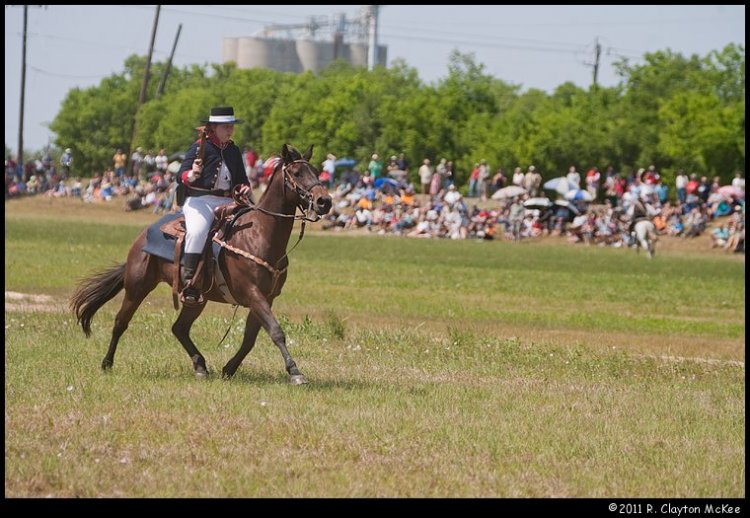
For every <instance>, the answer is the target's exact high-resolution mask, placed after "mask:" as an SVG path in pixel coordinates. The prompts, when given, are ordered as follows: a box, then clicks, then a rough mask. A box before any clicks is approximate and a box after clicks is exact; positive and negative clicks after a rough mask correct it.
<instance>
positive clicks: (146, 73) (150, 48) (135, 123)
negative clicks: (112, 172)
mask: <svg viewBox="0 0 750 518" xmlns="http://www.w3.org/2000/svg"><path fill="white" fill-rule="evenodd" d="M159 11H161V5H157V6H156V16H155V17H154V26H153V28H152V29H151V43H150V44H149V46H148V59H147V60H146V69H145V70H144V72H143V83H141V95H140V96H139V97H138V107H137V108H136V109H135V117H133V135H132V137H131V138H130V150H129V151H132V150H133V144H134V142H135V135H136V133H137V132H138V112H139V111H140V109H141V106H143V103H145V102H146V89H147V88H148V79H149V74H150V73H151V56H153V54H154V41H155V40H156V27H157V26H158V25H159Z"/></svg>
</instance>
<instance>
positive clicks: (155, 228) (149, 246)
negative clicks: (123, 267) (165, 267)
mask: <svg viewBox="0 0 750 518" xmlns="http://www.w3.org/2000/svg"><path fill="white" fill-rule="evenodd" d="M180 216H182V213H180V212H178V213H172V214H166V215H165V216H163V217H162V218H161V219H160V220H159V221H157V222H156V223H154V224H153V225H151V226H149V227H148V230H147V231H146V244H145V245H144V246H143V248H142V250H143V251H144V252H146V253H147V254H151V255H155V256H157V257H161V258H162V259H164V260H165V261H169V262H170V263H173V262H174V245H175V239H174V238H173V237H172V236H170V235H168V234H165V233H164V232H162V231H161V226H162V225H164V224H165V223H169V222H170V221H172V220H175V219H177V218H179V217H180ZM181 257H182V259H181V261H184V259H185V256H184V255H182V256H181ZM181 264H184V263H181Z"/></svg>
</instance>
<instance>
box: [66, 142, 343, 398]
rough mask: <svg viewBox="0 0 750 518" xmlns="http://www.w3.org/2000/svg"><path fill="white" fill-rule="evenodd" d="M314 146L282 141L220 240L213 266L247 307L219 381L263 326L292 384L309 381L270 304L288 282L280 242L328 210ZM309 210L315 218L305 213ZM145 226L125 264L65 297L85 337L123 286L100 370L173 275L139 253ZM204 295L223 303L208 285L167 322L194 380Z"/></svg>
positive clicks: (201, 371) (200, 374) (199, 366)
mask: <svg viewBox="0 0 750 518" xmlns="http://www.w3.org/2000/svg"><path fill="white" fill-rule="evenodd" d="M312 149H313V147H312V146H310V147H309V148H308V149H307V151H305V153H304V154H301V155H300V153H299V151H297V149H295V148H294V147H292V146H290V145H288V144H285V145H284V146H283V147H282V150H281V157H280V159H278V163H277V165H276V167H275V169H274V171H273V174H272V176H271V178H270V180H269V183H268V188H267V189H266V191H265V192H264V193H263V195H262V197H261V199H260V200H259V202H258V204H257V205H255V206H252V207H247V208H246V209H245V210H244V211H240V212H238V213H237V218H236V219H235V221H234V225H233V227H232V229H231V231H230V232H228V235H227V236H225V239H226V241H223V242H222V243H221V245H222V247H223V249H222V253H221V254H219V257H218V262H217V267H218V268H220V270H221V273H222V274H223V276H224V279H225V281H226V286H227V287H228V288H229V293H230V294H231V296H232V297H233V298H234V302H236V303H237V304H238V305H240V306H243V307H245V308H248V309H249V310H250V311H249V314H248V316H247V320H246V323H245V334H244V337H243V340H242V345H241V346H240V348H239V350H238V351H237V353H236V354H235V355H234V356H233V357H232V358H231V359H230V360H229V361H228V362H227V364H226V365H225V366H224V368H223V369H222V375H223V377H225V378H231V377H232V376H234V374H235V372H236V371H237V368H238V367H239V366H240V364H241V363H242V360H243V359H244V358H245V356H247V354H248V353H249V352H250V351H251V350H252V348H253V346H254V345H255V340H256V338H257V336H258V332H259V330H260V328H261V327H262V328H263V329H264V330H265V331H266V332H267V333H268V335H269V336H270V337H271V340H272V341H273V343H274V344H275V345H276V346H277V347H278V348H279V350H280V351H281V355H282V356H283V358H284V363H285V367H286V371H287V373H288V375H289V381H290V383H292V384H294V385H299V384H304V383H307V379H306V378H305V377H304V376H303V375H302V373H301V372H300V370H299V369H298V368H297V365H296V363H295V362H294V360H293V359H292V357H291V355H290V354H289V351H288V350H287V346H286V336H285V334H284V331H283V330H282V329H281V327H280V325H279V322H278V320H277V319H276V317H275V316H274V315H273V313H272V311H271V306H272V305H273V301H274V299H275V298H276V297H277V296H279V294H280V293H281V290H282V288H283V287H284V283H285V282H286V278H287V267H288V265H289V260H288V258H287V251H286V247H287V243H288V241H289V237H290V235H291V232H292V228H293V226H294V221H295V219H304V220H306V221H317V220H318V219H320V217H321V216H323V215H325V214H327V213H328V211H329V210H330V208H331V205H332V200H331V197H330V195H329V194H328V191H327V189H326V188H325V187H324V186H323V185H322V184H321V183H320V181H319V180H318V174H319V173H318V170H317V169H316V168H315V167H314V166H313V165H312V164H310V162H309V160H310V157H311V156H312ZM297 208H301V209H302V213H303V214H302V216H299V215H296V211H297ZM313 211H314V214H313V217H314V218H315V219H312V218H311V217H310V216H309V213H311V212H313ZM303 225H304V222H303ZM147 230H148V228H146V229H144V230H143V231H142V232H141V233H140V234H139V235H138V237H137V238H136V239H135V241H134V242H133V245H132V246H131V248H130V251H129V252H128V256H127V260H126V262H124V263H122V264H118V265H115V266H113V267H110V268H108V269H106V270H103V271H100V272H98V273H95V274H94V275H92V276H91V277H89V278H85V279H83V280H81V281H80V282H79V283H78V286H77V287H76V289H75V290H74V292H73V294H72V295H71V297H70V308H71V310H72V311H73V312H74V314H75V315H76V317H77V319H78V323H79V324H80V325H81V327H82V328H83V332H84V334H85V335H86V337H89V336H91V320H92V318H93V317H94V314H95V313H96V312H97V311H98V310H99V308H101V307H102V306H103V305H104V304H105V303H106V302H108V301H109V300H111V299H112V298H113V297H115V295H117V294H118V293H119V292H120V291H121V290H123V289H124V290H125V296H124V298H123V301H122V305H121V306H120V310H119V311H118V313H117V316H116V317H115V322H114V327H113V329H112V337H111V340H110V342H109V348H108V350H107V353H106V355H105V356H104V359H103V360H102V363H101V368H102V369H103V370H104V371H107V370H109V369H111V368H112V366H113V364H114V356H115V352H116V350H117V343H118V341H119V340H120V338H121V337H122V335H123V333H124V332H125V330H126V329H127V328H128V323H129V322H130V320H131V318H132V317H133V315H134V314H135V312H136V310H137V309H138V307H139V306H140V304H141V303H142V302H143V300H144V299H145V298H146V296H147V295H148V294H149V293H150V292H151V291H152V290H153V289H154V288H155V287H156V286H157V285H158V284H159V283H160V282H166V283H167V284H170V283H171V282H172V280H173V279H174V274H175V271H174V268H176V267H177V265H175V264H174V263H173V262H170V261H167V260H165V259H162V258H160V257H157V256H155V255H151V254H148V253H146V252H144V251H143V247H144V244H145V242H146V233H147ZM303 230H304V226H303ZM302 236H303V233H300V239H302ZM298 243H299V241H298ZM295 246H296V245H295ZM209 300H210V301H214V302H220V303H225V304H226V303H229V302H227V301H226V300H225V297H224V296H223V294H222V292H221V290H220V289H219V287H218V286H217V283H216V282H213V283H212V285H211V287H210V289H209V290H208V291H206V293H204V301H203V302H202V304H198V305H195V306H185V305H183V307H182V310H181V311H180V314H179V315H178V317H177V320H176V321H175V322H174V324H173V325H172V333H173V334H174V335H175V336H176V337H177V339H178V340H179V342H180V343H181V344H182V347H183V348H184V349H185V351H186V352H187V354H188V356H190V358H191V360H192V362H193V369H194V371H195V375H196V377H197V378H205V377H206V376H208V369H207V367H206V360H205V358H204V357H203V355H202V354H201V353H200V351H198V348H197V347H196V346H195V344H194V343H193V341H192V340H191V339H190V328H191V326H192V325H193V323H194V322H195V320H196V319H197V318H198V317H199V316H200V314H201V312H202V311H203V309H204V308H205V306H206V303H207V302H208V301H209ZM234 302H233V303H234ZM175 307H177V306H176V304H175Z"/></svg>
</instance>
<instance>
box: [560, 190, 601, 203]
mask: <svg viewBox="0 0 750 518" xmlns="http://www.w3.org/2000/svg"><path fill="white" fill-rule="evenodd" d="M564 197H565V199H566V200H570V201H579V200H583V201H594V197H593V196H591V193H590V192H588V191H584V190H583V189H576V190H575V191H568V192H566V193H565V196H564Z"/></svg>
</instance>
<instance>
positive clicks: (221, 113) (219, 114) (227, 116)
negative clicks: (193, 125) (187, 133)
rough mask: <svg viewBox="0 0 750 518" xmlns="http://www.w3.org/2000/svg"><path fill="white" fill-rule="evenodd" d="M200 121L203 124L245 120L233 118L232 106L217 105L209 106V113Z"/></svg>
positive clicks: (240, 122)
mask: <svg viewBox="0 0 750 518" xmlns="http://www.w3.org/2000/svg"><path fill="white" fill-rule="evenodd" d="M201 122H203V123H204V124H242V123H243V122H245V121H243V120H242V119H235V118H234V108H232V107H231V106H219V107H217V108H211V115H210V116H209V117H208V119H203V120H202V121H201Z"/></svg>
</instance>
